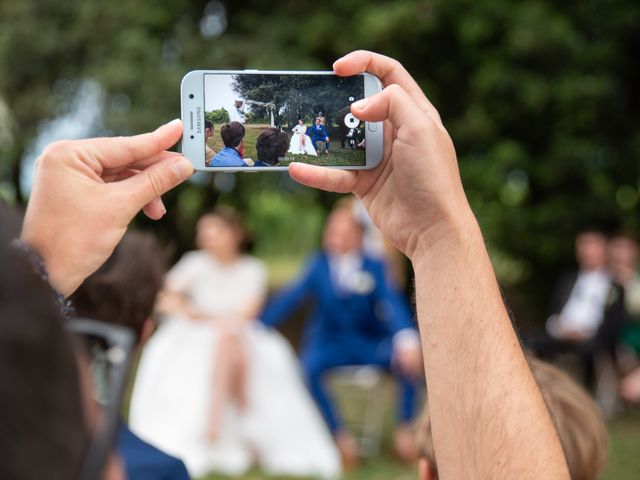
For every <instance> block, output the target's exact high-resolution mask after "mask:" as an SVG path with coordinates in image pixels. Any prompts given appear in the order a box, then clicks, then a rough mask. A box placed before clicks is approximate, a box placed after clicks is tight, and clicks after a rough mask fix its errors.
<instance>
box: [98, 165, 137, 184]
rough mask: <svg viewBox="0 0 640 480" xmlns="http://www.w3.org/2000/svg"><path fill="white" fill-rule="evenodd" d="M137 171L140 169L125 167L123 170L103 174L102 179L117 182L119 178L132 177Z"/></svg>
mask: <svg viewBox="0 0 640 480" xmlns="http://www.w3.org/2000/svg"><path fill="white" fill-rule="evenodd" d="M137 173H140V170H137V169H133V168H127V169H125V170H120V171H118V172H113V173H108V174H103V175H102V180H104V181H105V182H107V183H110V182H119V181H120V180H125V179H127V178H129V177H133V176H134V175H135V174H137Z"/></svg>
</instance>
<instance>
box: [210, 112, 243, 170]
mask: <svg viewBox="0 0 640 480" xmlns="http://www.w3.org/2000/svg"><path fill="white" fill-rule="evenodd" d="M244 133H245V131H244V126H243V125H242V124H241V123H240V122H230V123H225V124H224V125H222V127H220V137H222V142H223V143H224V148H223V149H222V150H220V151H219V152H218V153H217V154H216V156H215V157H213V160H211V163H209V165H208V166H209V167H246V166H247V165H248V164H247V163H246V162H245V161H244V160H243V159H242V157H243V154H244Z"/></svg>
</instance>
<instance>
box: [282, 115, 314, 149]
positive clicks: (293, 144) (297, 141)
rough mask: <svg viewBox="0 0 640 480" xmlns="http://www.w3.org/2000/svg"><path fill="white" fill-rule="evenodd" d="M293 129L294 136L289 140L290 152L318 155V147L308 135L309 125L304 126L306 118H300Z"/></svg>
mask: <svg viewBox="0 0 640 480" xmlns="http://www.w3.org/2000/svg"><path fill="white" fill-rule="evenodd" d="M291 131H292V132H293V136H292V137H291V141H290V142H289V153H293V154H294V155H299V154H307V155H313V156H314V157H317V156H318V153H317V152H316V149H315V148H314V147H313V144H312V143H311V138H309V135H307V127H305V126H304V120H303V119H302V118H300V119H298V124H297V125H296V126H295V127H293V129H292V130H291Z"/></svg>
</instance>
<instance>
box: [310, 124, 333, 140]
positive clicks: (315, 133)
mask: <svg viewBox="0 0 640 480" xmlns="http://www.w3.org/2000/svg"><path fill="white" fill-rule="evenodd" d="M309 132H311V133H309ZM307 135H309V136H310V137H311V140H312V141H313V142H324V141H325V140H326V139H327V137H328V136H329V133H328V132H327V129H326V128H325V126H324V125H322V124H321V125H311V126H310V127H309V128H308V129H307Z"/></svg>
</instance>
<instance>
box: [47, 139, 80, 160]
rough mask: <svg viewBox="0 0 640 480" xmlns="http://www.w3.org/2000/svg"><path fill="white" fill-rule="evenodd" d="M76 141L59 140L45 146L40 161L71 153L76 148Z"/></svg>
mask: <svg viewBox="0 0 640 480" xmlns="http://www.w3.org/2000/svg"><path fill="white" fill-rule="evenodd" d="M74 144H75V142H74V141H73V140H58V141H57V142H53V143H51V144H49V145H47V146H46V147H45V149H44V150H43V151H42V155H40V158H41V160H40V162H41V163H42V162H45V161H48V160H50V159H58V158H60V157H62V156H65V155H69V153H70V152H71V150H72V149H73V148H74Z"/></svg>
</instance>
